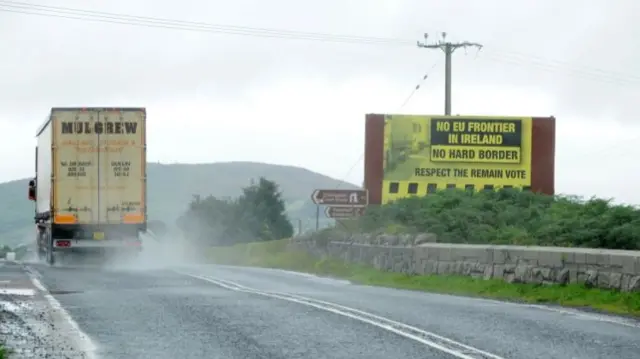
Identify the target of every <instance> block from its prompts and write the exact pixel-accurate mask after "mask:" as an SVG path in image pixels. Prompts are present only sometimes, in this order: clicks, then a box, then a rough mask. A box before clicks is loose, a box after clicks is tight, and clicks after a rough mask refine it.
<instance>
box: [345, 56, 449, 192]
mask: <svg viewBox="0 0 640 359" xmlns="http://www.w3.org/2000/svg"><path fill="white" fill-rule="evenodd" d="M437 64H438V62H437V61H436V62H434V63H433V65H431V67H430V68H429V69H428V70H427V72H426V73H425V74H424V75H423V76H422V78H421V79H420V80H419V81H418V84H417V85H416V86H415V87H414V88H413V90H412V91H411V93H410V94H409V96H408V97H407V98H406V99H405V100H404V102H403V103H402V105H400V108H399V109H398V112H400V110H402V109H403V108H404V106H406V105H407V103H409V100H411V98H412V97H413V95H415V93H416V92H418V90H420V87H422V84H423V83H424V82H425V81H426V80H427V79H428V78H429V74H430V73H431V71H433V69H435V67H436V65H437ZM365 153H366V152H362V153H361V154H360V156H358V159H357V160H356V161H355V162H354V163H353V164H352V165H351V167H350V168H349V170H348V171H347V173H346V174H345V175H344V176H343V177H342V180H341V181H340V182H339V183H338V185H337V186H336V189H337V188H340V186H341V185H342V183H344V182H345V181H346V179H347V177H349V175H350V174H351V172H352V171H353V170H354V169H355V168H356V166H357V165H358V164H360V161H362V159H363V158H364V155H365Z"/></svg>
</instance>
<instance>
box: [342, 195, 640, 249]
mask: <svg viewBox="0 0 640 359" xmlns="http://www.w3.org/2000/svg"><path fill="white" fill-rule="evenodd" d="M350 222H351V223H347V224H346V225H347V226H348V227H349V229H350V230H357V231H363V232H379V231H381V232H387V233H389V232H391V233H407V232H429V233H433V234H436V235H437V237H438V242H446V243H472V244H513V245H540V246H563V247H590V248H609V249H630V250H639V249H640V209H638V208H636V207H633V206H625V205H615V204H612V203H611V200H607V199H599V198H591V199H588V200H585V199H581V198H578V197H571V196H547V195H542V194H535V193H532V192H529V191H519V190H515V189H501V190H497V191H482V192H470V191H464V190H445V191H440V192H438V193H435V194H430V195H428V196H424V197H411V198H405V199H401V200H398V201H396V202H394V203H391V204H387V205H383V206H379V207H371V208H370V209H367V213H366V214H365V216H364V217H362V218H360V219H359V220H357V221H350Z"/></svg>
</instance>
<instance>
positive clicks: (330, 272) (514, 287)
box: [207, 240, 640, 317]
mask: <svg viewBox="0 0 640 359" xmlns="http://www.w3.org/2000/svg"><path fill="white" fill-rule="evenodd" d="M287 243H288V240H280V241H270V242H261V243H249V244H242V245H236V246H232V247H217V248H211V249H210V250H209V252H208V253H207V258H208V259H209V260H211V261H213V262H214V263H217V264H227V265H241V266H253V267H264V268H279V269H286V270H292V271H298V272H305V273H312V274H316V275H320V276H329V277H337V278H342V279H347V280H350V281H352V282H354V283H358V284H366V285H376V286H384V287H390V288H397V289H409V290H420V291H426V292H436V293H444V294H455V295H464V296H473V297H483V298H493V299H501V300H511V301H519V302H526V303H538V304H542V303H544V304H558V305H563V306H567V307H578V308H586V309H594V310H598V311H602V312H606V313H613V314H623V315H632V316H634V317H640V293H638V292H636V293H627V292H619V291H614V290H604V289H588V288H586V287H584V286H582V285H567V286H559V285H535V284H511V283H506V282H504V281H502V280H497V279H492V280H484V279H476V278H471V277H466V276H439V275H406V274H402V273H394V272H385V271H380V270H377V269H375V268H372V267H368V266H363V265H357V264H352V263H345V262H343V261H340V260H336V259H332V258H324V259H318V258H315V257H313V256H311V255H310V254H308V253H306V252H294V251H289V250H286V246H287Z"/></svg>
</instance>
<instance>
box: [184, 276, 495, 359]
mask: <svg viewBox="0 0 640 359" xmlns="http://www.w3.org/2000/svg"><path fill="white" fill-rule="evenodd" d="M176 272H178V273H179V274H182V275H185V276H189V277H192V278H196V279H200V280H203V281H206V282H209V283H212V284H215V285H217V286H220V287H223V288H226V289H229V290H234V291H239V292H246V293H250V294H256V295H261V296H265V297H271V298H276V299H281V300H286V301H289V302H294V303H298V304H303V305H306V306H310V307H314V308H317V309H320V310H324V311H327V312H331V313H334V314H338V315H342V316H344V317H348V318H351V319H354V320H358V321H360V322H363V323H367V324H370V325H373V326H375V327H378V328H381V329H384V330H387V331H389V332H392V333H395V334H398V335H400V336H402V337H405V338H408V339H411V340H414V341H417V342H419V343H421V344H424V345H426V346H429V347H431V348H433V349H436V350H439V351H441V352H444V353H447V354H450V355H452V356H454V357H456V358H458V359H505V358H504V357H501V356H498V355H495V354H491V353H488V352H486V351H483V350H481V349H478V348H474V347H472V346H469V345H466V344H463V343H460V342H457V341H455V340H453V339H449V338H446V337H443V336H441V335H438V334H435V333H431V332H428V331H425V330H422V329H420V328H416V327H413V326H410V325H407V324H404V323H400V322H396V321H394V320H391V319H388V318H384V317H381V316H378V315H375V314H371V313H368V312H365V311H362V310H358V309H355V308H350V307H346V306H343V305H339V304H335V303H330V302H326V301H321V300H317V299H313V298H307V297H302V296H298V295H292V294H286V293H277V292H266V291H261V290H258V289H254V288H250V287H246V286H243V285H241V284H238V283H234V282H230V281H227V280H221V279H216V278H211V277H207V276H201V275H196V274H191V273H186V272H182V271H176Z"/></svg>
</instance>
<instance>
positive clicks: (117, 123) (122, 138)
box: [29, 107, 147, 265]
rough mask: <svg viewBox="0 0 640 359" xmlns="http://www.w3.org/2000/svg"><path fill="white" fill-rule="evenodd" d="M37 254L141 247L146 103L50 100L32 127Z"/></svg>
mask: <svg viewBox="0 0 640 359" xmlns="http://www.w3.org/2000/svg"><path fill="white" fill-rule="evenodd" d="M37 139H38V141H37V147H36V158H35V162H36V164H35V169H36V176H35V178H34V179H33V180H32V181H30V183H29V199H30V200H32V201H34V202H35V223H36V245H37V253H38V257H39V258H40V259H41V260H42V259H45V260H46V261H47V263H49V264H50V265H53V264H54V263H55V261H56V253H60V252H67V253H82V254H89V253H102V254H104V253H108V252H113V251H124V252H127V253H133V254H137V253H139V252H140V251H141V250H142V240H141V238H140V235H141V234H142V233H144V232H145V231H146V230H147V206H146V203H147V177H146V164H147V161H146V109H145V108H95V107H94V108H52V109H51V113H50V114H49V116H48V117H47V119H46V121H45V123H44V124H43V125H42V126H41V127H40V128H39V129H38V132H37Z"/></svg>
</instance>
